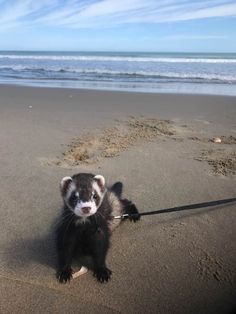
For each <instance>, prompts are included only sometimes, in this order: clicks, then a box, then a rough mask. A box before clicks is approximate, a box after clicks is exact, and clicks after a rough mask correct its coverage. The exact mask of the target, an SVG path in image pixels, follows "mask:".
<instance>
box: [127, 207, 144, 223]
mask: <svg viewBox="0 0 236 314" xmlns="http://www.w3.org/2000/svg"><path fill="white" fill-rule="evenodd" d="M128 212H129V214H130V215H132V216H130V217H129V220H130V221H133V222H136V221H138V220H140V217H141V216H140V214H139V212H138V209H137V207H136V206H135V205H134V204H133V203H132V204H130V206H129V211H128Z"/></svg>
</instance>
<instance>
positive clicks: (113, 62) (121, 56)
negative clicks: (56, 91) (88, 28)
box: [0, 51, 236, 95]
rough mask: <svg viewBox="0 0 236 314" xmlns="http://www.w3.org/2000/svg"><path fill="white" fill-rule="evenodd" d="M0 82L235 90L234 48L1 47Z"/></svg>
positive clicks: (141, 89)
mask: <svg viewBox="0 0 236 314" xmlns="http://www.w3.org/2000/svg"><path fill="white" fill-rule="evenodd" d="M0 84H14V85H16V84H17V85H27V86H39V87H40V86H41V87H42V86H44V87H61V88H83V89H100V90H121V91H135V92H152V93H192V94H198V93H200V94H216V95H236V53H232V54H227V53H143V52H142V53H137V52H135V53H131V52H119V53H118V52H117V53H116V52H39V51H34V52H25V51H21V52H19V51H0Z"/></svg>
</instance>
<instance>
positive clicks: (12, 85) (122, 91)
mask: <svg viewBox="0 0 236 314" xmlns="http://www.w3.org/2000/svg"><path fill="white" fill-rule="evenodd" d="M1 88H22V89H32V90H33V89H36V90H37V89H39V90H43V89H45V90H56V91H59V90H62V91H74V92H77V91H78V92H92V93H96V92H97V93H107V94H109V93H120V94H133V95H135V94H138V95H139V94H144V95H147V96H148V95H157V96H158V95H159V96H165V95H166V96H167V95H176V96H180V97H181V96H193V97H194V96H197V97H198V96H200V97H201V96H202V97H226V98H228V97H229V98H235V97H236V94H235V95H228V94H213V93H212V94H211V93H209V94H208V93H206V94H205V93H192V92H189V93H188V92H186V93H184V92H169V91H163V92H161V91H159V92H154V91H153V92H151V91H138V90H135V89H130V90H129V89H117V90H116V89H102V88H101V89H100V88H83V87H78V88H76V87H63V86H43V85H42V86H41V85H24V84H17V83H0V89H1Z"/></svg>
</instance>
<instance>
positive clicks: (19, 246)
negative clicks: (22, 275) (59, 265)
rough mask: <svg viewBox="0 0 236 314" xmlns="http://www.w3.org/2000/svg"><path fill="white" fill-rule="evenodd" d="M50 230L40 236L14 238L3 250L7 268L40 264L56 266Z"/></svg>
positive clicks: (52, 236) (52, 237)
mask: <svg viewBox="0 0 236 314" xmlns="http://www.w3.org/2000/svg"><path fill="white" fill-rule="evenodd" d="M54 243H55V241H54V235H53V233H52V232H50V233H48V234H46V235H44V236H42V237H41V238H36V237H35V238H28V239H27V238H26V239H15V240H14V241H13V242H12V243H10V244H8V247H7V248H6V249H5V250H4V251H5V252H4V259H5V262H6V263H7V265H8V266H9V268H14V269H19V268H25V269H27V266H29V265H30V264H41V265H45V266H47V267H50V268H56V250H55V244H54Z"/></svg>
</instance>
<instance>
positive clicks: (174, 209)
mask: <svg viewBox="0 0 236 314" xmlns="http://www.w3.org/2000/svg"><path fill="white" fill-rule="evenodd" d="M233 202H236V197H235V198H226V199H223V200H218V201H212V202H205V203H197V204H191V205H184V206H177V207H172V208H165V209H160V210H154V211H150V212H145V213H139V214H138V215H139V216H149V215H158V214H164V213H172V212H178V211H182V210H189V209H197V208H204V207H212V206H219V205H223V204H228V203H233ZM135 216H137V214H123V215H121V216H115V217H114V219H124V218H129V217H135Z"/></svg>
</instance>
